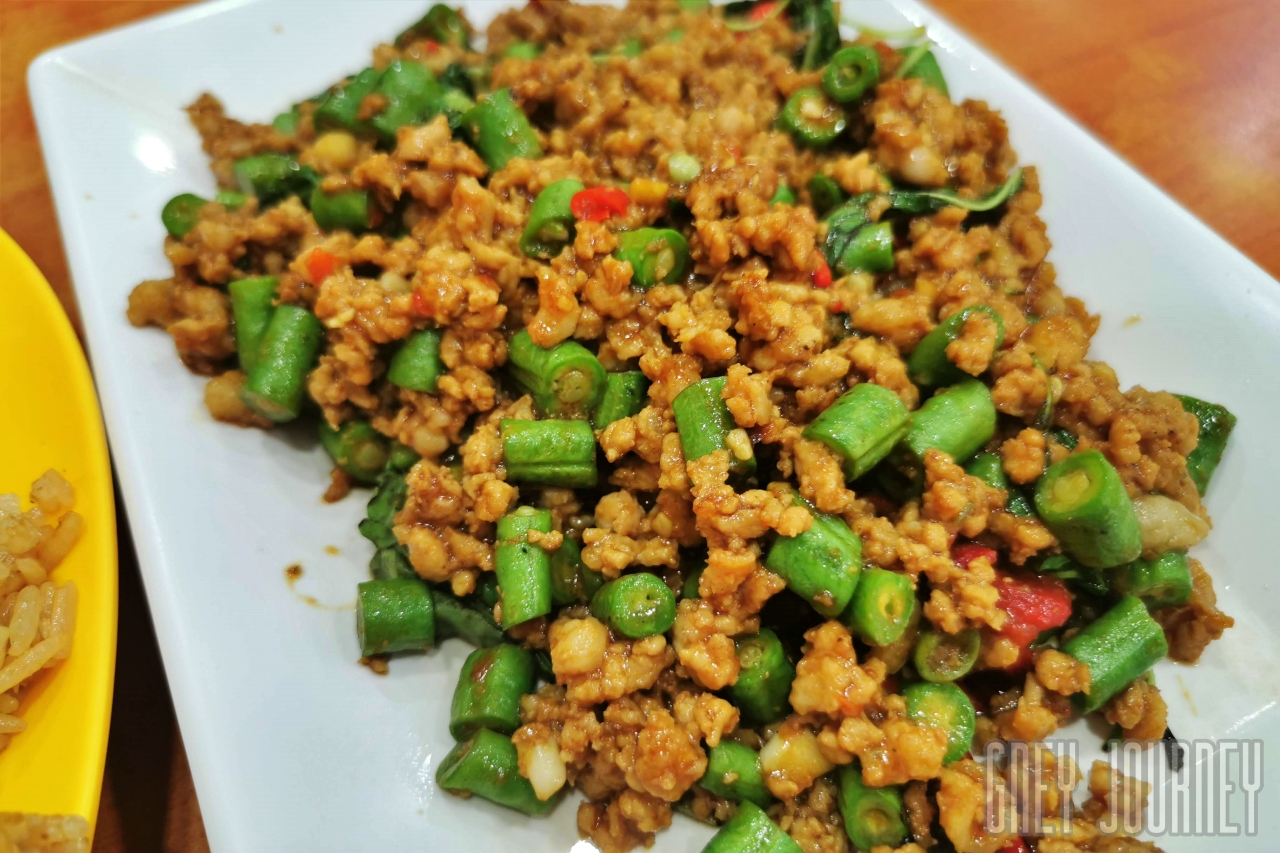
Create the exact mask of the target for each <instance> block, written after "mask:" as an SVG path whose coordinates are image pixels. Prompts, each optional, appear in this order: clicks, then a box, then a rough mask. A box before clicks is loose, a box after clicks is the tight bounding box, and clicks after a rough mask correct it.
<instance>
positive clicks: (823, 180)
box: [809, 174, 849, 216]
mask: <svg viewBox="0 0 1280 853" xmlns="http://www.w3.org/2000/svg"><path fill="white" fill-rule="evenodd" d="M848 198H849V194H848V193H846V192H845V191H844V189H842V188H841V186H840V185H839V184H837V183H836V182H835V180H834V179H832V178H828V177H827V176H826V175H822V174H818V175H814V176H813V177H812V178H810V179H809V203H810V204H811V205H813V210H814V212H815V213H817V214H818V216H826V215H827V214H828V213H829V212H830V211H832V210H835V209H836V208H837V207H839V206H840V205H842V204H844V203H845V202H846V201H847V200H848Z"/></svg>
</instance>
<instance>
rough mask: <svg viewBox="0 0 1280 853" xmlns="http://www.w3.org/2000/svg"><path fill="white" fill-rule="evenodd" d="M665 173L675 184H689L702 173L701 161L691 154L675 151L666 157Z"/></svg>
mask: <svg viewBox="0 0 1280 853" xmlns="http://www.w3.org/2000/svg"><path fill="white" fill-rule="evenodd" d="M667 174H668V175H670V176H671V180H673V181H675V182H676V183H677V184H691V183H693V182H694V181H695V180H697V178H698V175H701V174H702V163H700V162H698V158H697V157H694V156H693V155H692V154H686V153H685V152H683V151H677V152H676V153H674V154H672V155H671V156H670V157H668V158H667Z"/></svg>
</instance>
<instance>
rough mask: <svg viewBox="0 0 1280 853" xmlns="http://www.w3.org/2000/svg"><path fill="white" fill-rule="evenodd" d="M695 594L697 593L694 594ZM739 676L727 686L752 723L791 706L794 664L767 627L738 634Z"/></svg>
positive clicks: (781, 713) (773, 717)
mask: <svg viewBox="0 0 1280 853" xmlns="http://www.w3.org/2000/svg"><path fill="white" fill-rule="evenodd" d="M694 597H695V598H696V596H694ZM733 644H734V647H735V650H736V651H737V654H738V664H739V667H740V668H739V670H738V680H737V681H735V682H734V683H733V684H732V685H730V687H729V698H730V699H731V700H732V701H733V704H734V705H737V706H738V709H739V710H740V711H741V712H742V717H743V720H744V721H746V722H747V723H750V724H752V725H768V724H769V723H775V722H777V721H778V720H781V719H782V718H783V717H785V716H786V715H787V713H788V712H789V711H790V709H791V705H790V702H789V699H790V696H791V682H792V681H794V680H795V677H796V668H795V666H794V665H793V664H792V663H791V659H790V658H788V657H787V651H786V649H784V648H783V647H782V641H781V640H779V639H778V635H777V634H775V633H774V632H773V630H772V629H770V628H761V629H760V631H759V633H756V634H747V635H745V636H741V637H737V638H735V639H734V641H733Z"/></svg>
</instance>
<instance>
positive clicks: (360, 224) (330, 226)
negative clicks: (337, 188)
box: [309, 186, 375, 234]
mask: <svg viewBox="0 0 1280 853" xmlns="http://www.w3.org/2000/svg"><path fill="white" fill-rule="evenodd" d="M309 203H310V207H311V215H312V216H314V217H315V220H316V225H318V226H320V228H322V229H323V230H325V231H337V230H339V229H341V230H343V231H350V232H351V233H352V234H359V233H360V232H361V231H367V230H368V229H370V228H372V227H373V215H374V210H375V208H374V206H373V200H372V199H371V198H370V195H369V191H368V190H345V191H342V192H336V193H328V192H325V191H324V190H322V189H320V187H319V186H317V187H316V188H315V189H313V190H312V191H311V198H310V202H309Z"/></svg>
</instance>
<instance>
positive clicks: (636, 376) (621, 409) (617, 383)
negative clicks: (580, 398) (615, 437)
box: [591, 370, 649, 429]
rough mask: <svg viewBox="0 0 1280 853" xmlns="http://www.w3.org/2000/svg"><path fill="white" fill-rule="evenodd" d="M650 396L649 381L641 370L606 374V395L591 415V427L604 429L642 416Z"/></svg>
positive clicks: (602, 396) (601, 398)
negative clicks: (635, 416) (618, 422)
mask: <svg viewBox="0 0 1280 853" xmlns="http://www.w3.org/2000/svg"><path fill="white" fill-rule="evenodd" d="M648 395H649V379H648V378H647V377H646V376H645V375H644V374H643V373H642V372H640V371H639V370H628V371H625V372H623V373H609V374H606V375H605V378H604V394H603V395H601V397H600V403H599V405H597V406H596V410H595V412H594V413H593V414H592V415H591V425H592V426H594V427H595V428H596V429H604V428H605V427H607V426H608V425H609V424H611V423H613V422H614V421H620V420H622V419H623V418H629V417H631V416H632V415H638V414H640V410H641V409H643V408H644V406H645V401H646V400H647V399H648Z"/></svg>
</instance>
